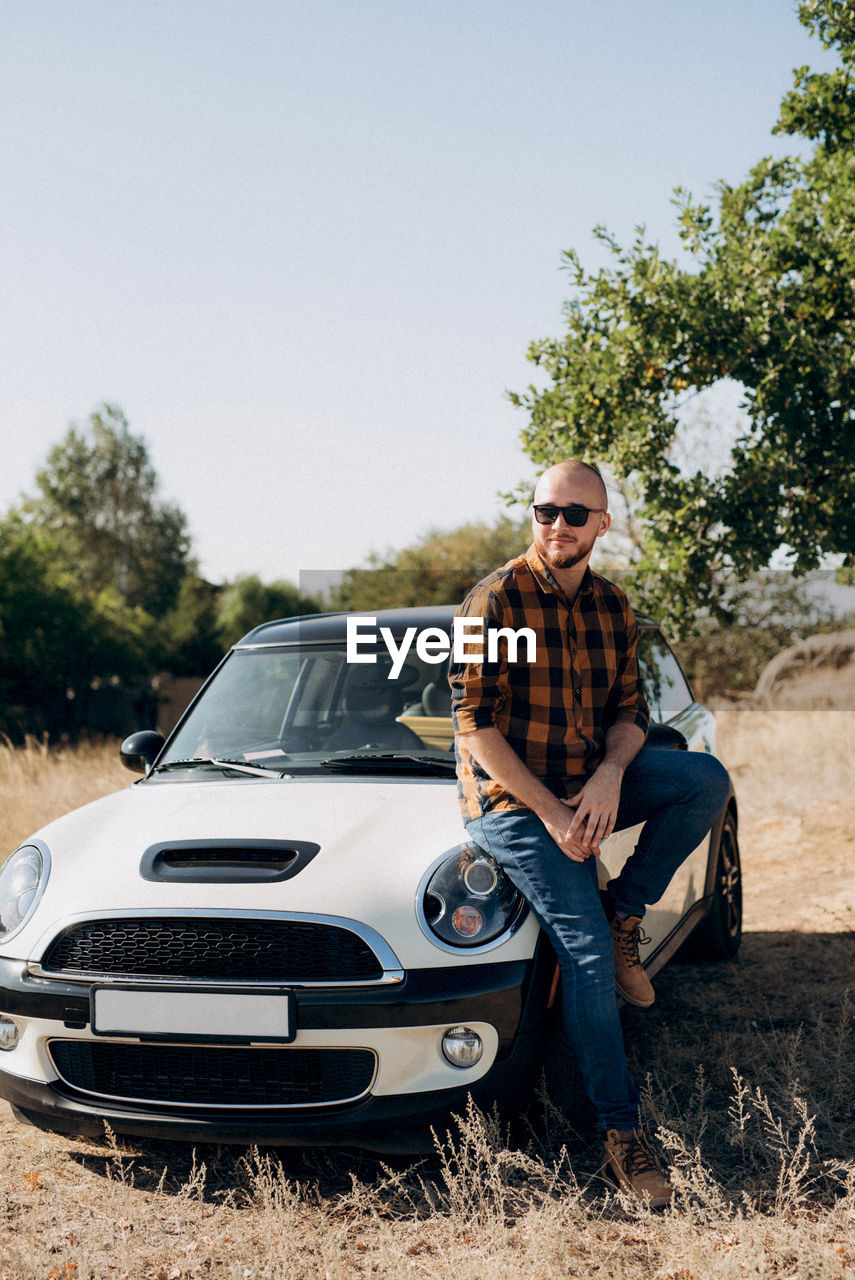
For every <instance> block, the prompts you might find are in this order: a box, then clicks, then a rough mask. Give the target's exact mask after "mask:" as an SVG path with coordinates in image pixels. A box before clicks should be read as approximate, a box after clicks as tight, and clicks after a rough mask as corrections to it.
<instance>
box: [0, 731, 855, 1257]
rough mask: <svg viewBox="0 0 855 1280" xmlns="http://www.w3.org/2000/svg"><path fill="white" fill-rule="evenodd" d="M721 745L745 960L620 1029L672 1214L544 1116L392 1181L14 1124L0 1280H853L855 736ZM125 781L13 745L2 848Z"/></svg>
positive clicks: (300, 1163) (442, 1142)
mask: <svg viewBox="0 0 855 1280" xmlns="http://www.w3.org/2000/svg"><path fill="white" fill-rule="evenodd" d="M719 725H720V730H719V734H720V737H719V746H720V750H721V753H722V755H723V758H724V759H725V760H726V762H727V763H728V765H729V766H730V768H731V770H732V772H733V774H734V777H735V781H736V787H737V792H738V796H739V800H740V843H741V847H742V852H743V861H744V870H745V879H746V903H745V905H746V935H745V940H744V943H743V947H742V951H741V952H740V956H739V959H738V960H737V961H736V962H735V963H734V964H729V965H707V966H690V965H678V964H674V965H672V966H671V967H670V968H669V969H667V970H666V971H665V972H664V973H662V974H660V975H659V977H658V978H657V980H656V987H657V1002H656V1004H655V1005H654V1007H653V1008H652V1009H651V1010H649V1011H647V1012H641V1011H638V1010H627V1012H626V1015H625V1017H626V1022H625V1026H626V1033H627V1040H628V1045H629V1050H630V1054H631V1056H632V1059H633V1062H634V1067H635V1072H636V1076H637V1078H638V1079H639V1080H642V1081H645V1082H646V1090H645V1105H646V1107H647V1112H648V1119H649V1123H650V1125H651V1126H652V1127H653V1129H654V1130H656V1132H657V1133H658V1138H659V1142H660V1144H661V1146H662V1148H663V1149H664V1151H665V1153H666V1154H667V1156H668V1157H669V1159H670V1160H671V1161H672V1167H673V1170H674V1174H673V1176H674V1179H675V1181H676V1184H677V1186H678V1196H677V1200H676V1203H675V1204H674V1206H673V1207H672V1208H671V1209H669V1210H668V1211H667V1212H663V1213H651V1212H645V1211H643V1210H640V1209H638V1208H636V1207H635V1206H633V1205H631V1204H629V1203H626V1202H623V1201H622V1200H621V1199H620V1198H617V1199H616V1198H615V1197H614V1196H612V1195H610V1194H607V1193H605V1192H604V1190H603V1188H602V1186H601V1184H599V1183H598V1181H597V1179H596V1166H597V1149H596V1146H595V1145H594V1144H592V1142H591V1140H590V1135H589V1134H586V1133H577V1132H575V1131H573V1130H572V1129H571V1128H569V1127H568V1125H567V1124H566V1122H565V1121H564V1119H563V1118H562V1117H561V1116H560V1115H559V1114H557V1113H556V1112H555V1109H554V1108H553V1107H552V1106H551V1105H550V1104H549V1101H548V1099H545V1098H541V1099H540V1100H539V1104H538V1106H537V1107H535V1108H534V1109H533V1113H532V1125H531V1127H530V1128H529V1129H527V1130H526V1129H523V1130H521V1131H520V1132H518V1133H515V1135H514V1141H513V1142H509V1141H508V1140H507V1135H505V1134H503V1133H502V1132H501V1131H500V1130H499V1129H498V1127H497V1126H496V1124H495V1123H494V1122H493V1121H492V1120H491V1119H490V1118H486V1119H485V1118H484V1117H481V1116H479V1115H469V1116H463V1117H461V1118H459V1119H458V1121H457V1122H456V1123H455V1124H454V1125H453V1126H452V1128H451V1131H450V1133H448V1134H443V1135H438V1136H437V1149H436V1154H435V1156H434V1158H432V1159H430V1160H425V1161H421V1162H418V1163H406V1162H400V1163H399V1164H397V1165H395V1166H394V1167H391V1166H389V1165H388V1164H382V1163H380V1162H378V1161H376V1160H372V1159H367V1158H364V1157H360V1156H356V1155H348V1154H344V1153H334V1154H324V1153H319V1152H316V1151H315V1152H312V1151H309V1152H304V1153H296V1154H293V1153H292V1154H287V1153H286V1154H281V1159H280V1156H279V1155H277V1153H272V1152H260V1153H259V1152H257V1151H239V1150H231V1149H227V1148H216V1147H212V1148H205V1149H202V1148H199V1149H197V1150H196V1151H195V1152H192V1151H189V1150H187V1149H186V1148H183V1147H181V1146H179V1145H177V1144H169V1145H167V1144H158V1145H155V1144H146V1145H142V1144H141V1145H136V1146H128V1147H124V1146H120V1145H117V1144H116V1143H111V1142H110V1140H109V1136H108V1137H107V1138H106V1139H105V1142H104V1143H103V1144H100V1145H99V1144H95V1143H92V1142H87V1141H77V1140H75V1139H70V1138H64V1137H59V1136H54V1135H50V1134H43V1133H40V1132H38V1131H36V1130H33V1129H30V1128H27V1127H25V1126H21V1125H19V1124H17V1123H16V1122H15V1120H14V1119H13V1118H12V1115H11V1112H10V1111H9V1109H8V1108H7V1107H6V1106H5V1104H0V1141H2V1144H3V1160H2V1166H0V1179H2V1187H3V1191H4V1193H5V1194H4V1202H3V1215H4V1216H3V1218H2V1220H0V1280H3V1278H4V1277H9V1280H18V1278H19V1277H26V1278H28V1280H29V1278H30V1277H32V1278H38V1280H41V1278H42V1277H44V1278H45V1280H83V1278H84V1277H90V1276H92V1277H98V1278H99V1280H101V1278H102V1277H103V1278H105V1280H106V1278H107V1277H110V1278H115V1280H122V1278H128V1280H178V1278H179V1277H222V1278H223V1280H226V1278H229V1280H256V1278H257V1280H262V1278H264V1277H271V1278H272V1277H283V1278H285V1277H288V1278H293V1280H300V1278H302V1277H316V1276H317V1277H324V1278H325V1280H326V1278H327V1277H328V1278H329V1280H339V1278H342V1280H343V1278H344V1277H372V1276H381V1277H386V1276H389V1277H398V1276H406V1277H410V1276H412V1277H423V1278H426V1280H432V1278H434V1277H435V1278H436V1280H440V1278H441V1280H447V1278H448V1277H451V1276H453V1277H455V1280H484V1278H485V1277H488V1276H489V1277H490V1280H504V1278H505V1277H511V1276H513V1277H522V1276H524V1277H526V1278H527V1280H528V1278H529V1277H530V1278H531V1280H540V1278H541V1277H542V1278H544V1280H546V1277H550V1278H551V1277H564V1276H585V1277H598V1278H599V1277H616V1278H617V1277H620V1278H621V1280H641V1278H642V1277H645V1278H647V1277H661V1278H662V1280H706V1278H708V1277H710V1278H714V1280H719V1278H720V1280H737V1278H741V1277H752V1280H756V1278H758V1277H760V1278H766V1277H768V1278H769V1280H773V1278H774V1280H791V1278H792V1280H796V1278H798V1280H847V1278H848V1280H852V1278H853V1277H855V1106H853V1098H855V1043H853V1016H852V1009H853V1004H852V994H853V993H852V991H851V988H852V987H853V986H855V934H853V932H852V926H853V921H855V876H853V873H852V855H853V853H855V838H853V830H855V786H853V782H855V715H853V714H852V713H851V712H845V711H833V710H828V711H776V712H765V711H764V712H760V711H750V710H745V709H741V710H739V711H733V710H731V711H724V712H721V713H720V714H719ZM127 780H128V775H127V774H126V773H125V772H124V771H123V770H122V769H121V768H120V766H119V764H118V762H117V760H116V752H115V748H114V747H111V748H109V749H107V748H81V749H79V750H76V751H68V752H49V751H47V750H46V749H41V748H37V747H31V748H29V749H28V750H21V751H10V750H7V749H4V748H2V747H0V848H2V847H5V848H6V849H9V848H13V847H14V845H15V844H16V843H17V842H18V841H19V840H20V839H21V838H23V837H24V836H26V835H27V834H29V832H31V831H32V830H33V829H35V828H36V827H37V826H39V825H40V824H42V823H43V822H45V821H46V820H47V819H49V818H50V817H53V816H55V815H57V814H59V813H61V812H63V811H64V810H66V809H68V808H70V807H72V806H73V805H75V804H79V803H81V802H82V801H83V800H86V799H92V798H94V797H95V796H97V795H99V794H103V793H105V792H107V791H110V790H113V789H115V788H116V787H119V786H122V785H125V783H126V781H127ZM847 988H850V992H849V994H848V995H847Z"/></svg>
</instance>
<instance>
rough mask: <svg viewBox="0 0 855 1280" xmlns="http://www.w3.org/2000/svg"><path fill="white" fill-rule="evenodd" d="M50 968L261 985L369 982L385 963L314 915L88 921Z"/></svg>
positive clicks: (63, 944) (49, 955)
mask: <svg viewBox="0 0 855 1280" xmlns="http://www.w3.org/2000/svg"><path fill="white" fill-rule="evenodd" d="M41 967H42V969H43V970H47V971H49V972H51V973H61V974H69V975H70V974H86V975H90V976H92V977H99V976H101V977H134V978H143V977H148V978H190V979H199V980H206V981H209V980H216V979H220V980H223V981H232V980H239V981H246V980H250V981H256V982H270V981H277V982H279V981H282V982H301V981H305V982H313V981H314V982H358V981H362V982H366V981H368V982H370V981H372V980H376V979H378V978H380V977H381V976H382V974H383V968H382V965H381V964H380V961H379V960H378V959H377V956H376V955H375V954H374V952H373V951H372V950H371V948H370V947H369V946H368V944H367V942H364V941H363V939H362V938H360V937H359V936H358V935H357V934H355V933H351V932H350V930H349V929H344V928H341V927H340V926H338V925H330V924H326V923H323V922H320V921H311V920H269V919H256V920H236V919H234V918H228V919H225V918H213V919H205V918H200V917H192V916H189V917H176V916H169V917H168V918H164V917H159V918H156V919H152V918H145V917H131V918H128V917H123V918H116V919H109V920H87V921H85V922H84V923H83V924H78V925H75V926H74V927H73V928H71V929H69V930H68V931H67V932H66V933H63V934H61V935H60V936H59V937H58V938H55V939H54V941H53V942H52V943H51V945H50V947H49V948H48V949H47V951H46V952H45V954H44V956H43V957H42V961H41Z"/></svg>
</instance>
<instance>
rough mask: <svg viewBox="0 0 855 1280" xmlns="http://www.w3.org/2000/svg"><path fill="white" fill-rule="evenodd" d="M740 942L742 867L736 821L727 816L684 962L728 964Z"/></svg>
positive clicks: (731, 815) (730, 814)
mask: <svg viewBox="0 0 855 1280" xmlns="http://www.w3.org/2000/svg"><path fill="white" fill-rule="evenodd" d="M741 941H742V866H741V863H740V860H739V843H738V841H737V838H736V819H735V818H734V816H733V814H732V813H728V814H727V816H726V817H725V820H724V826H723V827H722V831H721V839H720V840H719V844H718V851H717V854H716V864H715V884H714V888H713V900H712V903H711V905H710V909H709V912H708V913H707V915H706V916H705V917H704V919H703V920H702V921H701V923H700V924H699V925H698V927H697V929H695V930H694V932H693V933H692V935H691V937H690V938H689V939H688V942H687V944H686V957H685V958H686V959H687V960H699V961H711V960H732V959H733V957H734V956H735V955H736V953H737V951H738V950H739V944H740V942H741Z"/></svg>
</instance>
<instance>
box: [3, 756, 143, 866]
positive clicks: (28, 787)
mask: <svg viewBox="0 0 855 1280" xmlns="http://www.w3.org/2000/svg"><path fill="white" fill-rule="evenodd" d="M130 781H131V774H130V773H128V771H127V769H126V768H125V767H124V765H122V764H121V763H120V761H119V747H118V743H107V744H97V743H82V744H80V745H79V746H76V747H65V748H62V747H51V746H50V745H49V744H48V742H47V740H46V739H44V740H42V741H39V740H37V739H35V738H30V739H28V741H27V745H26V746H25V747H13V746H12V745H11V744H10V743H9V742H8V740H7V739H0V860H2V858H3V857H4V856H5V855H6V854H7V853H10V852H11V851H12V850H13V849H14V848H16V847H17V845H19V844H20V843H21V841H22V840H25V839H26V838H27V836H31V835H32V834H33V833H34V832H35V831H36V830H37V828H39V827H43V826H44V825H45V823H46V822H51V821H52V820H53V819H54V818H59V817H60V816H61V815H62V814H63V813H68V811H69V810H70V809H76V808H77V807H78V806H79V805H81V804H86V803H87V801H89V800H97V799H98V798H99V797H100V796H105V795H108V794H109V793H110V792H111V791H118V790H119V789H120V788H121V787H126V786H127V785H128V783H129V782H130Z"/></svg>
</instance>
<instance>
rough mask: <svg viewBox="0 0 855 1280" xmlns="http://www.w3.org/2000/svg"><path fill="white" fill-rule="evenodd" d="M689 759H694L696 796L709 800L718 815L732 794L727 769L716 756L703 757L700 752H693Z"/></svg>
mask: <svg viewBox="0 0 855 1280" xmlns="http://www.w3.org/2000/svg"><path fill="white" fill-rule="evenodd" d="M689 758H690V759H692V758H693V759H692V763H693V765H694V786H695V793H696V795H697V796H698V797H699V798H701V797H703V798H705V799H707V800H708V801H709V803H710V805H711V807H714V808H715V811H716V813H718V811H719V810H720V809H722V808H724V804H725V801H726V800H727V797H728V795H729V794H730V775H729V774H728V772H727V769H725V767H724V765H723V764H722V763H721V761H720V760H717V759H716V757H715V756H710V755H706V754H704V755H702V754H701V753H700V752H699V751H693V752H691V753H690V757H689Z"/></svg>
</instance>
